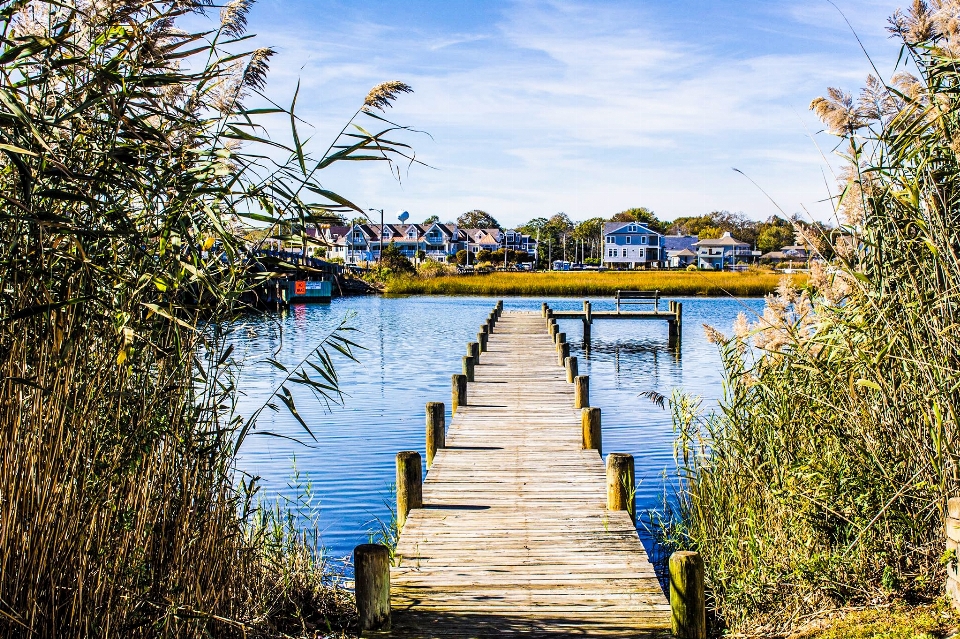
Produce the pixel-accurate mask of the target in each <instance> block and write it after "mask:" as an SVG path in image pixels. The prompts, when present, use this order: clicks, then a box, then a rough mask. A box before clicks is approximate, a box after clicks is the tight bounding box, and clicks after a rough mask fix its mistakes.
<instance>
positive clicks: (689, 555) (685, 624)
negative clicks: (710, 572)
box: [670, 551, 707, 639]
mask: <svg viewBox="0 0 960 639" xmlns="http://www.w3.org/2000/svg"><path fill="white" fill-rule="evenodd" d="M670 612H671V617H672V619H673V624H672V625H673V635H674V636H675V637H677V639H706V637H707V620H706V610H705V606H704V597H703V559H702V558H701V557H700V553H698V552H690V551H679V552H675V553H673V554H672V555H670Z"/></svg>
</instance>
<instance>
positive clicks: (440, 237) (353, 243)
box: [324, 222, 537, 264]
mask: <svg viewBox="0 0 960 639" xmlns="http://www.w3.org/2000/svg"><path fill="white" fill-rule="evenodd" d="M324 239H325V240H326V241H327V242H328V243H329V244H330V248H329V251H328V255H329V256H330V257H339V258H341V259H342V260H343V261H344V262H346V263H347V264H356V263H358V262H373V261H375V260H376V259H377V258H378V257H379V256H380V250H381V247H385V246H388V245H391V244H392V245H394V246H396V247H397V248H398V249H399V250H400V252H401V253H402V254H403V255H405V256H406V257H408V258H411V259H414V258H415V257H416V256H417V255H418V254H422V256H423V257H425V258H426V259H431V260H436V261H440V262H442V261H447V260H448V259H449V258H450V256H453V255H456V253H457V251H460V250H463V249H466V248H467V247H469V250H470V251H471V252H472V253H477V252H479V251H482V250H484V249H486V250H489V251H495V250H497V249H498V248H501V246H502V245H503V243H504V242H506V243H507V246H508V248H511V249H514V250H525V251H527V252H528V253H529V254H531V255H535V254H536V250H537V248H536V247H537V243H536V241H535V240H532V239H531V238H530V236H529V235H523V234H522V233H519V232H516V231H507V232H503V231H500V230H499V229H458V228H457V225H456V224H440V223H439V222H434V223H433V224H384V225H383V226H382V227H381V226H380V225H379V224H354V225H353V226H331V227H329V228H326V229H324Z"/></svg>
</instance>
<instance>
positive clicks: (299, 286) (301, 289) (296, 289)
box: [293, 280, 307, 295]
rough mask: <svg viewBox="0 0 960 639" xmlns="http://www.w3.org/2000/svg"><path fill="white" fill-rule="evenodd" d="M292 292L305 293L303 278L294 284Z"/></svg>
mask: <svg viewBox="0 0 960 639" xmlns="http://www.w3.org/2000/svg"><path fill="white" fill-rule="evenodd" d="M293 292H294V294H296V295H306V294H307V283H306V282H305V281H304V280H299V281H298V282H297V283H296V286H294V289H293Z"/></svg>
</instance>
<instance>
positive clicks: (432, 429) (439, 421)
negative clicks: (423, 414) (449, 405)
mask: <svg viewBox="0 0 960 639" xmlns="http://www.w3.org/2000/svg"><path fill="white" fill-rule="evenodd" d="M445 411H446V406H444V405H443V402H427V468H428V469H429V468H430V467H431V466H433V458H434V457H436V455H437V450H438V449H440V448H443V447H444V445H445V444H446V437H447V424H446V414H445Z"/></svg>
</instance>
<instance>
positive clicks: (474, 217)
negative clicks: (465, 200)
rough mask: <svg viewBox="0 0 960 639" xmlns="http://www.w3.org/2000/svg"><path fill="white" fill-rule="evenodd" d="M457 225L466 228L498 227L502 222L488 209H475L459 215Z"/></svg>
mask: <svg viewBox="0 0 960 639" xmlns="http://www.w3.org/2000/svg"><path fill="white" fill-rule="evenodd" d="M457 226H459V227H460V228H464V229H498V228H500V222H497V221H496V220H495V219H494V218H493V216H492V215H490V214H489V213H487V212H486V211H481V210H480V209H474V210H472V211H467V212H466V213H464V214H463V215H461V216H460V217H458V218H457Z"/></svg>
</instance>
